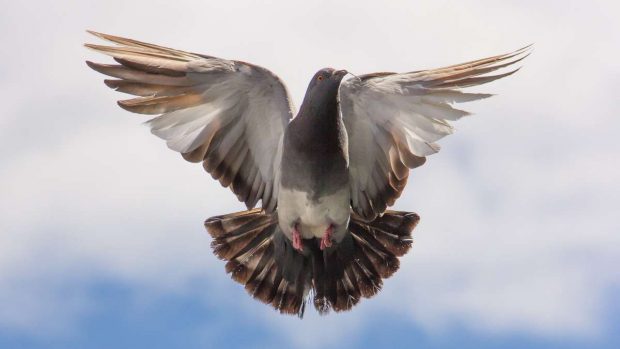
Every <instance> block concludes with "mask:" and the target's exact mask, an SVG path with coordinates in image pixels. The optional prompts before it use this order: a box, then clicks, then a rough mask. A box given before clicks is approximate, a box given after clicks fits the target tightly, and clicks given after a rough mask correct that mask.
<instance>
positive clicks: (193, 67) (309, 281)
mask: <svg viewBox="0 0 620 349" xmlns="http://www.w3.org/2000/svg"><path fill="white" fill-rule="evenodd" d="M89 32H90V31H89ZM90 33H91V34H93V35H95V36H96V37H99V38H100V39H103V40H106V41H108V42H111V43H112V45H109V46H106V45H95V44H85V46H86V47H88V48H90V49H93V50H95V51H97V52H99V53H102V54H105V55H108V56H111V57H112V58H113V59H114V60H115V61H116V63H117V64H100V63H94V62H90V61H87V62H86V63H87V64H88V66H89V67H90V68H92V69H94V70H95V71H97V72H99V73H102V74H105V75H107V76H110V77H112V79H107V80H105V84H106V85H107V86H108V87H110V88H112V89H114V90H116V91H119V92H123V93H127V94H130V95H134V96H135V97H133V98H131V99H126V100H120V101H118V105H119V106H120V107H121V108H123V109H126V110H128V111H130V112H134V113H139V114H146V115H154V116H155V117H154V118H152V119H151V120H149V121H147V122H146V124H147V125H148V127H150V130H151V132H152V133H153V134H154V135H155V136H157V137H159V138H161V139H163V140H165V141H166V144H167V146H168V148H170V149H172V150H174V151H176V152H178V153H180V154H181V155H182V156H183V158H184V159H185V160H187V161H189V162H196V163H202V166H203V167H204V169H205V170H206V171H207V172H208V173H209V174H211V176H212V177H213V178H214V179H216V180H218V181H219V182H220V184H221V185H222V186H224V187H228V188H230V189H231V190H232V192H233V193H234V194H235V195H236V196H237V198H238V199H239V200H240V201H241V202H243V203H245V205H246V208H247V210H245V211H240V212H236V213H230V214H225V215H220V216H215V217H211V218H209V219H207V220H206V222H205V226H206V229H207V231H208V232H209V233H210V235H211V236H212V238H213V241H212V244H211V246H212V249H213V252H214V253H215V255H216V256H217V257H219V258H220V259H222V260H224V261H225V262H226V264H225V269H226V272H227V273H229V274H230V275H231V277H232V279H234V280H235V281H237V282H239V283H240V284H242V285H243V286H244V287H245V289H246V290H247V292H248V293H249V294H250V295H251V296H252V297H254V298H256V299H258V300H260V301H262V302H264V303H266V304H270V305H271V306H272V307H273V308H275V309H276V310H277V311H279V312H280V313H283V314H294V315H298V316H300V317H301V316H303V314H304V311H305V307H306V303H310V302H311V303H312V304H313V305H314V307H315V308H316V310H317V311H318V312H319V313H320V314H326V313H328V312H330V310H333V311H335V312H340V311H346V310H350V309H351V308H352V307H353V306H355V305H356V304H358V303H359V301H360V300H361V299H362V298H370V297H372V296H373V295H375V294H377V292H379V291H380V290H381V288H382V285H383V280H384V279H386V278H388V277H390V276H391V275H392V274H394V272H396V271H397V270H398V268H399V264H400V261H399V258H400V257H402V256H403V255H405V254H406V253H407V252H408V251H409V250H410V249H411V246H412V243H413V239H412V231H413V229H414V228H415V226H416V225H417V223H418V221H419V220H420V217H419V216H418V215H417V214H415V213H412V212H403V211H395V210H390V209H388V207H389V206H392V205H393V204H394V203H395V201H396V200H397V199H398V198H399V196H400V195H401V193H402V192H403V190H404V188H405V185H406V184H407V178H408V176H409V171H410V169H414V168H417V167H419V166H421V165H423V164H424V163H425V162H426V157H427V156H429V155H431V154H434V153H436V152H438V151H439V145H437V144H436V142H437V141H438V140H439V139H441V138H443V137H444V136H447V135H449V134H451V133H453V127H452V126H451V122H452V121H455V120H458V119H460V118H462V117H463V116H466V115H469V113H467V112H466V111H463V110H460V109H457V108H455V107H454V104H456V103H461V102H469V101H474V100H479V99H483V98H487V97H490V96H491V95H490V94H485V93H472V92H464V91H462V89H463V88H467V87H471V86H477V85H481V84H485V83H488V82H491V81H494V80H497V79H500V78H503V77H506V76H509V75H511V74H514V73H515V72H516V71H518V70H519V69H520V68H516V69H513V68H512V67H511V68H510V69H509V70H508V71H506V72H497V73H493V72H495V71H497V70H499V69H502V68H507V67H509V66H512V65H513V64H515V63H517V62H520V61H521V60H523V59H524V58H525V57H527V56H528V55H529V54H530V50H531V46H526V47H524V48H521V49H518V50H516V51H513V52H511V53H507V54H502V55H497V56H493V57H489V58H484V59H479V60H474V61H471V62H467V63H462V64H457V65H452V66H448V67H443V68H438V69H429V70H418V71H411V72H406V73H395V72H378V73H371V74H365V75H359V76H356V75H353V74H351V75H352V76H351V77H350V78H348V79H346V80H345V79H344V77H345V76H347V75H348V74H349V73H348V72H347V71H346V70H335V69H332V68H324V69H321V70H319V71H318V72H317V73H316V74H315V75H314V76H313V77H312V79H311V80H310V83H309V85H308V89H307V91H306V94H305V97H304V99H303V102H302V104H301V107H300V108H299V111H298V112H297V113H296V112H295V108H294V106H293V103H292V101H291V97H290V96H289V93H288V91H287V89H286V87H285V85H284V84H283V82H282V81H281V80H280V79H279V78H278V77H277V76H276V75H275V74H274V73H272V72H271V71H269V70H267V69H265V68H263V67H260V66H257V65H253V64H251V63H246V62H242V61H235V60H227V59H222V58H217V57H213V56H209V55H204V54H198V53H192V52H187V51H181V50H176V49H172V48H167V47H162V46H158V45H153V44H149V43H145V42H140V41H136V40H132V39H127V38H123V37H118V36H113V35H108V34H102V33H97V32H90ZM490 73H493V74H490ZM343 80H344V81H343ZM259 201H260V207H257V206H258V205H259ZM255 207H256V208H255Z"/></svg>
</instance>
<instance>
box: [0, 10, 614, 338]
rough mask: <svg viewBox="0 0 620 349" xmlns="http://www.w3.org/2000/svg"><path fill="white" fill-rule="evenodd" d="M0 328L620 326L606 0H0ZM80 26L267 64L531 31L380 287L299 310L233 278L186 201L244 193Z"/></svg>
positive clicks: (302, 82) (44, 332)
mask: <svg viewBox="0 0 620 349" xmlns="http://www.w3.org/2000/svg"><path fill="white" fill-rule="evenodd" d="M0 5H2V8H3V11H2V12H1V13H0V42H1V43H2V44H1V45H0V54H1V57H2V64H0V95H1V96H2V106H3V111H2V113H1V116H0V305H1V306H0V347H2V348H43V347H45V348H110V347H114V348H129V347H131V348H135V347H146V346H149V347H153V348H158V347H170V346H175V347H183V348H204V347H210V346H216V345H217V346H223V345H227V346H230V347H244V346H247V345H251V347H265V348H267V347H273V346H274V345H284V346H296V347H302V348H314V347H321V348H331V347H339V348H347V347H356V346H360V345H363V346H368V347H370V346H373V345H378V344H391V345H393V346H396V347H403V346H406V345H415V346H416V347H419V348H425V347H436V348H447V347H455V348H468V347H472V348H484V347H489V348H491V347H498V346H503V347H524V346H528V347H540V348H543V347H544V348H549V347H557V348H565V347H575V348H577V347H584V346H587V347H590V348H593V347H600V348H616V347H618V346H619V345H620V335H619V334H618V333H619V332H620V331H618V328H619V327H620V302H619V301H618V297H617V295H618V292H619V291H620V269H619V268H618V267H617V266H618V265H620V234H618V232H619V231H620V223H619V222H620V220H618V212H619V209H620V186H618V179H620V164H618V160H619V159H618V154H619V153H620V140H619V138H618V131H619V130H620V128H619V127H620V118H618V115H617V113H618V92H617V89H618V86H619V85H620V63H619V62H620V46H619V43H620V37H619V36H620V26H619V25H618V22H617V20H616V18H615V16H616V15H617V13H618V12H619V10H620V5H619V3H618V2H617V1H591V2H588V3H585V2H583V1H579V2H578V1H546V2H544V3H543V2H537V1H536V2H534V1H494V2H483V1H458V2H449V1H393V2H389V3H384V2H363V1H350V2H330V1H314V2H309V1H286V2H284V1H283V2H276V1H268V2H263V3H262V4H260V5H259V4H255V3H254V2H246V1H234V2H224V1H217V2H213V1H196V2H193V1H185V0H176V1H154V0H150V1H135V2H131V3H125V2H123V1H105V2H103V1H102V2H89V1H66V0H65V1H57V2H54V4H53V6H51V5H48V4H47V2H43V1H41V2H28V3H24V2H16V1H8V0H0ZM85 29H93V30H98V31H102V32H108V33H111V34H117V35H123V36H128V37H132V38H136V39H139V40H143V41H148V42H154V43H158V44H162V45H165V46H171V47H175V48H180V49H186V50H190V51H194V52H202V53H207V54H211V55H215V56H220V57H223V58H231V59H240V60H244V61H248V62H253V63H256V64H259V65H262V66H265V67H267V68H269V69H270V70H272V71H274V72H275V73H276V74H278V75H279V76H280V77H281V78H282V79H283V80H284V81H285V82H286V84H287V86H288V87H289V90H290V91H291V94H292V95H293V98H294V100H295V103H296V104H297V105H299V104H300V103H301V99H302V97H303V93H304V91H305V88H306V86H307V83H308V79H309V78H310V77H311V76H312V75H313V74H314V72H315V71H316V70H318V69H320V68H322V67H325V66H333V67H336V68H345V69H348V70H350V71H352V72H354V73H356V74H361V73H366V72H374V71H410V70H417V69H423V68H433V67H438V66H443V65H448V64H454V63H460V62H462V61H466V60H471V59H477V58H482V57H486V56H490V55H494V54H499V53H504V52H508V51H511V50H513V49H516V48H519V47H521V46H524V45H525V44H529V43H532V42H533V43H535V50H534V53H533V54H532V55H531V56H530V57H529V58H527V59H526V60H525V61H524V63H523V65H524V68H523V69H522V70H521V71H520V72H518V73H517V74H515V75H513V76H511V77H509V78H507V79H504V80H501V81H498V82H494V83H492V84H490V85H487V86H483V87H481V88H478V89H475V90H476V91H483V92H490V93H497V94H498V96H496V97H493V98H491V99H487V100H483V101H479V102H474V103H470V104H468V105H465V106H463V107H464V108H466V109H467V110H469V111H472V112H474V113H475V114H476V115H474V116H472V117H468V118H466V119H464V120H461V121H459V122H458V123H457V124H456V127H457V133H455V134H454V135H452V136H450V137H448V138H446V139H444V140H442V141H441V145H442V146H443V149H442V151H441V152H440V153H439V154H437V155H434V156H432V157H431V158H430V159H429V161H428V162H427V164H426V165H425V166H423V167H422V168H420V169H418V170H416V171H415V172H413V173H412V175H411V177H410V180H409V182H410V183H409V186H408V187H407V189H406V190H405V193H404V194H403V196H402V198H401V199H400V201H398V202H397V204H396V206H395V208H397V209H401V210H407V211H415V212H417V213H419V214H420V216H421V217H422V220H421V223H420V225H419V226H418V227H417V228H416V230H415V232H414V235H415V246H414V248H413V250H412V252H411V253H409V254H408V255H407V256H405V257H404V259H403V263H402V266H401V270H400V271H399V272H398V273H396V274H395V276H393V277H392V278H391V279H389V280H388V281H387V282H386V283H385V287H384V289H383V291H382V292H381V293H380V294H379V295H377V296H376V297H374V298H373V299H371V300H364V301H362V302H361V304H360V305H359V306H358V307H356V308H355V310H354V311H352V312H349V313H345V314H336V315H330V316H327V317H318V316H317V315H316V314H315V313H314V311H313V310H311V311H309V312H308V314H307V316H306V318H305V319H304V320H303V321H299V320H297V319H296V318H291V317H283V316H280V315H278V314H277V313H276V312H274V311H272V310H271V309H270V308H268V307H267V306H265V305H263V304H261V303H259V302H256V301H254V300H252V299H251V298H250V297H248V296H247V295H246V294H245V291H244V290H243V288H242V287H240V286H239V285H237V284H236V283H234V282H233V281H231V280H230V279H229V277H228V276H227V275H226V274H225V272H224V268H223V263H222V262H221V261H218V260H217V259H216V258H215V257H214V256H213V255H212V253H211V250H210V247H209V243H210V238H209V237H208V235H207V234H206V232H205V231H204V228H203V227H202V222H203V220H204V219H205V218H207V217H209V216H212V215H217V214H223V213H228V212H232V211H237V210H240V209H242V208H243V206H242V205H241V204H240V203H238V202H236V199H235V198H234V196H233V195H231V194H230V193H229V191H228V190H227V189H223V188H221V187H220V186H219V184H218V183H216V182H215V181H213V180H211V178H210V176H208V175H207V174H205V173H204V172H203V171H202V169H201V167H200V166H198V165H193V164H189V163H186V162H184V161H183V160H182V159H181V158H180V156H179V155H178V154H175V153H174V152H171V151H169V150H167V149H166V146H165V144H164V143H163V142H161V141H160V140H159V139H157V138H156V137H153V136H152V135H150V133H149V131H148V129H147V128H146V127H144V126H142V125H141V123H142V122H143V121H146V120H147V119H145V118H143V117H141V116H136V115H133V114H130V113H127V112H125V111H123V110H121V109H120V108H118V107H117V106H116V104H115V101H116V100H117V99H119V98H121V97H122V96H121V95H120V94H118V93H116V92H114V91H111V90H109V89H107V88H106V87H105V86H104V85H103V83H102V78H103V77H102V76H100V75H99V74H97V73H95V72H93V71H90V70H89V69H88V68H87V67H86V65H85V64H84V63H83V61H84V60H85V59H91V60H98V61H103V62H109V60H108V58H106V57H103V56H98V55H96V54H95V53H92V52H89V51H87V50H86V49H84V48H83V47H82V46H81V45H82V43H84V42H87V41H88V42H98V41H97V40H96V39H95V38H93V37H89V35H87V34H86V33H85V32H84V30H85Z"/></svg>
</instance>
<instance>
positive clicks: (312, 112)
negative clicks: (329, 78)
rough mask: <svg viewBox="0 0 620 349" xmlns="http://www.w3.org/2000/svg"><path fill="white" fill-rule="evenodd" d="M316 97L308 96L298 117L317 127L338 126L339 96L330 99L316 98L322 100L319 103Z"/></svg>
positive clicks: (335, 95)
mask: <svg viewBox="0 0 620 349" xmlns="http://www.w3.org/2000/svg"><path fill="white" fill-rule="evenodd" d="M312 97H314V96H306V98H304V101H303V103H302V104H301V108H299V114H298V117H300V118H301V119H304V121H306V122H308V123H312V124H313V125H315V126H319V125H324V126H330V125H334V124H337V123H338V121H339V120H340V110H339V108H338V95H337V94H333V96H329V97H328V98H316V100H320V101H321V102H320V103H317V102H316V100H315V98H312Z"/></svg>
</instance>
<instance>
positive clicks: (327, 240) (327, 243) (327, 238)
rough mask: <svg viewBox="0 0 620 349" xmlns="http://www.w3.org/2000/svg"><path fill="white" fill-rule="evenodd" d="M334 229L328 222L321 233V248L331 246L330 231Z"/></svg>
mask: <svg viewBox="0 0 620 349" xmlns="http://www.w3.org/2000/svg"><path fill="white" fill-rule="evenodd" d="M333 231H334V227H333V226H332V225H331V224H330V225H329V227H327V230H325V233H323V237H322V238H321V246H320V247H321V250H324V249H326V248H328V247H332V232H333Z"/></svg>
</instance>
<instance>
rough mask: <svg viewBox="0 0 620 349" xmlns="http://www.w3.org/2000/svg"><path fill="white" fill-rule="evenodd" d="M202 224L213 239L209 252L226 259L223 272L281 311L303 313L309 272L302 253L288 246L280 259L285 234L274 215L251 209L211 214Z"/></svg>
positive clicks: (252, 294) (257, 297) (250, 292)
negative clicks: (288, 257) (287, 257)
mask: <svg viewBox="0 0 620 349" xmlns="http://www.w3.org/2000/svg"><path fill="white" fill-rule="evenodd" d="M205 226H206V228H207V231H208V232H209V233H210V234H211V236H212V237H213V239H214V240H213V242H212V243H211V247H212V248H213V252H214V253H215V255H216V256H218V257H219V258H220V259H222V260H225V261H228V262H227V263H226V272H227V273H229V274H230V275H231V277H232V279H233V280H235V281H237V282H239V283H240V284H242V285H244V286H245V289H246V290H247V291H248V293H249V294H250V295H251V296H252V297H254V298H256V299H258V300H260V301H262V302H263V303H266V304H271V305H272V306H273V307H274V308H275V309H276V310H278V311H280V312H281V313H286V314H297V315H299V316H300V317H301V316H303V313H304V308H305V301H304V300H305V297H306V293H307V291H306V289H307V288H308V287H307V283H308V282H309V280H306V279H305V278H306V277H308V276H309V273H307V272H305V271H304V270H303V267H304V264H305V259H304V258H303V256H302V255H300V254H297V253H293V251H292V248H290V247H289V249H290V252H289V255H290V256H291V259H290V260H288V262H289V263H284V262H285V261H284V260H283V259H282V256H286V255H287V254H286V251H281V250H282V249H286V246H283V244H285V241H284V240H283V239H286V238H285V236H284V234H282V233H281V231H280V228H279V227H278V220H277V215H275V214H267V213H264V212H262V211H261V210H260V209H253V210H248V211H243V212H236V213H231V214H227V215H222V216H216V217H211V218H209V219H207V221H206V222H205ZM289 245H290V244H289ZM276 250H277V251H278V253H274V251H276ZM282 252H284V253H282ZM276 255H277V256H278V257H277V258H276ZM295 255H296V256H295ZM294 266H297V268H294Z"/></svg>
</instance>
